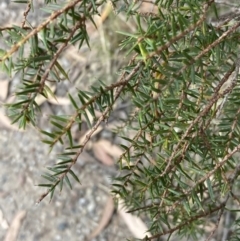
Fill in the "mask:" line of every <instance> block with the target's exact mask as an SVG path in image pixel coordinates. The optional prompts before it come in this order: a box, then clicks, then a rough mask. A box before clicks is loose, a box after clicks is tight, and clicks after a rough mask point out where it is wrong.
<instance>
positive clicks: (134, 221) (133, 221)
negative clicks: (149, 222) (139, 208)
mask: <svg viewBox="0 0 240 241" xmlns="http://www.w3.org/2000/svg"><path fill="white" fill-rule="evenodd" d="M118 213H119V214H120V216H121V217H122V219H123V220H124V222H125V223H126V225H127V226H128V228H129V230H130V231H131V233H132V234H133V235H134V237H135V238H139V239H143V238H145V237H146V235H147V236H148V237H151V236H152V235H151V233H149V232H147V230H148V228H147V226H146V225H145V224H144V222H143V221H142V220H141V219H140V218H139V217H136V216H134V215H132V214H131V213H126V211H125V208H124V201H123V200H120V201H119V204H118Z"/></svg>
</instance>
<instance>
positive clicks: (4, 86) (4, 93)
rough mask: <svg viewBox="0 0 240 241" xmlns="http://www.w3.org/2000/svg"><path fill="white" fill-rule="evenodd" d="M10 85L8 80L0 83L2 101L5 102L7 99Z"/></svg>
mask: <svg viewBox="0 0 240 241" xmlns="http://www.w3.org/2000/svg"><path fill="white" fill-rule="evenodd" d="M8 85H9V81H8V80H1V81H0V99H1V100H5V99H6V98H7V94H8Z"/></svg>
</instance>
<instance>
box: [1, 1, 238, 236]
mask: <svg viewBox="0 0 240 241" xmlns="http://www.w3.org/2000/svg"><path fill="white" fill-rule="evenodd" d="M15 2H19V3H25V4H27V9H26V11H25V19H24V22H23V23H22V25H21V26H16V25H14V26H12V27H5V28H4V27H3V28H1V36H2V38H3V39H5V40H6V41H7V44H8V45H9V46H10V48H9V50H7V51H5V50H3V49H2V50H1V60H0V62H1V67H2V70H4V71H6V72H7V73H8V74H9V75H11V74H16V73H21V86H20V87H19V88H18V89H17V90H16V97H17V100H16V102H15V103H12V104H9V105H7V108H8V113H9V116H10V117H11V118H12V120H13V121H12V123H16V122H18V123H19V128H25V127H26V126H27V125H28V124H31V125H33V126H36V128H37V125H36V114H37V112H39V111H40V107H39V106H38V104H37V102H36V101H35V99H36V97H37V96H38V95H42V96H44V97H45V98H48V97H49V96H54V93H53V92H52V91H51V88H50V87H49V83H51V82H56V83H58V82H59V81H63V80H65V79H68V78H69V77H68V73H67V72H66V71H65V69H64V67H62V65H61V63H60V61H59V58H60V56H61V55H64V51H65V49H66V48H67V47H68V46H70V45H75V46H77V47H78V48H79V49H80V50H81V48H82V47H83V46H86V45H88V46H89V47H90V43H89V35H88V29H87V28H86V24H87V23H92V24H93V25H94V26H95V27H97V26H96V24H95V22H94V16H95V15H98V14H99V11H100V9H101V7H104V6H105V4H106V1H94V0H91V1H87V0H73V1H61V2H60V3H59V1H51V0H45V8H46V9H47V10H48V11H49V12H51V15H49V16H48V17H47V18H46V19H45V20H43V21H42V22H41V23H40V24H39V25H38V26H36V27H30V25H28V24H27V16H28V14H29V12H30V11H31V9H32V7H33V6H32V4H33V2H32V1H27V0H26V1H25V0H23V1H15ZM111 4H112V7H113V10H114V12H116V14H121V15H122V16H123V15H125V17H126V19H127V21H132V23H134V25H136V27H134V32H130V31H128V32H126V31H125V32H124V31H121V30H119V33H121V34H122V35H123V36H124V39H123V41H122V42H121V43H120V47H121V48H122V49H124V50H125V51H126V52H127V56H128V57H129V63H128V64H127V65H126V66H124V67H123V68H122V70H121V74H120V77H119V79H118V80H117V81H114V82H113V83H112V84H109V85H107V84H106V82H104V80H103V81H101V84H100V85H99V86H98V87H96V86H92V87H91V88H90V89H89V90H88V91H83V90H78V96H77V98H75V97H73V96H72V95H70V94H69V99H70V101H71V105H72V107H73V109H74V111H73V113H72V114H69V115H65V116H59V115H53V116H51V118H50V121H49V124H50V125H51V127H52V128H51V131H46V130H40V132H41V133H42V134H43V136H44V139H43V143H46V144H48V145H49V147H50V149H51V148H53V147H54V145H55V144H56V143H58V142H60V143H61V144H62V145H63V146H64V152H63V153H62V154H61V155H59V156H58V160H59V161H58V162H57V164H56V165H54V166H53V167H51V168H49V170H48V171H49V172H47V173H45V174H43V177H44V179H45V182H44V183H43V184H39V186H43V187H47V191H46V192H45V193H44V194H43V195H42V196H41V197H39V200H38V202H41V201H42V199H44V198H45V197H46V196H47V195H48V194H50V198H52V197H53V194H54V191H55V188H56V187H57V186H60V189H61V190H62V187H63V184H64V182H65V183H66V184H67V185H68V186H70V187H71V183H70V181H69V176H72V177H73V179H75V180H76V181H77V182H80V180H79V179H78V177H77V175H76V174H75V173H74V172H73V170H72V167H73V166H74V164H75V163H76V161H77V159H78V157H79V156H80V155H81V153H82V151H83V149H84V148H85V146H86V144H87V143H88V141H89V140H90V138H91V137H92V135H93V134H94V132H95V131H96V129H97V128H98V127H99V126H100V125H101V123H103V122H104V121H105V122H107V121H108V118H109V117H110V116H111V113H112V111H113V109H114V104H115V103H116V101H117V99H119V98H123V99H128V101H129V102H130V105H131V114H129V118H128V119H127V120H124V125H123V126H118V127H117V133H118V134H119V135H120V136H121V137H122V138H123V139H124V140H125V143H128V144H123V145H121V146H122V148H123V150H124V152H123V154H122V155H121V156H120V157H119V160H118V164H119V169H120V174H119V176H117V177H115V178H114V181H113V185H112V193H113V195H114V196H115V198H116V199H120V198H121V199H124V201H125V204H126V206H127V207H128V210H129V212H136V213H138V214H141V213H144V214H145V215H146V216H148V218H149V220H151V222H150V223H149V231H150V232H151V233H152V236H151V237H146V238H145V240H154V239H157V238H160V237H162V236H164V235H166V236H167V237H168V240H170V237H171V235H172V234H173V233H175V235H176V237H178V239H179V240H180V239H181V238H182V239H183V240H186V239H187V238H188V237H190V236H191V237H194V238H195V239H197V240H199V239H200V237H202V236H203V237H205V240H210V239H211V237H213V235H214V232H215V231H216V230H217V228H218V226H219V222H220V219H221V218H222V217H223V216H224V213H227V212H231V213H234V218H235V223H234V224H233V226H232V231H231V232H229V234H231V233H232V235H229V237H228V238H229V240H239V214H238V208H239V203H240V200H239V193H238V190H239V180H238V176H239V173H240V164H239V154H238V152H239V150H240V144H239V135H240V121H239V120H240V119H239V116H240V107H239V104H240V101H239V93H240V92H239V91H240V88H239V65H240V53H239V26H240V19H239V16H238V15H239V10H238V7H239V6H238V5H237V3H236V4H234V3H228V2H227V3H223V2H221V3H216V1H213V0H177V1H170V0H166V1H165V0H162V1H161V0H158V1H155V2H154V3H153V4H152V7H153V11H145V12H143V11H141V5H142V2H138V1H117V0H116V1H115V0H114V1H111ZM224 4H225V5H224ZM118 5H119V6H118ZM219 6H220V7H221V8H219ZM222 6H223V7H227V8H229V11H228V12H225V13H224V14H223V13H222V12H221V11H219V10H222ZM233 10H234V11H233ZM119 33H116V34H119ZM76 87H77V86H76ZM96 111H100V112H101V115H100V116H97V115H96V113H95V112H96ZM83 119H85V120H86V121H87V123H88V126H89V132H88V135H86V137H85V139H84V140H83V142H82V143H81V144H80V145H75V143H74V141H73V137H72V127H73V125H74V124H77V125H78V127H79V129H81V125H82V123H83ZM91 120H92V121H91ZM129 131H131V133H134V134H133V137H130V136H129V135H128V133H129ZM209 220H213V222H214V223H215V226H214V228H213V229H212V231H211V232H210V233H207V232H205V231H204V228H205V227H206V226H207V222H210V221H209ZM229 229H230V228H229Z"/></svg>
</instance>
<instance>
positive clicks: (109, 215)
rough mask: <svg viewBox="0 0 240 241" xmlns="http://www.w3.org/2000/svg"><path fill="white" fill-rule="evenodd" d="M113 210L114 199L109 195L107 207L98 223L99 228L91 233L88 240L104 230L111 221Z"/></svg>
mask: <svg viewBox="0 0 240 241" xmlns="http://www.w3.org/2000/svg"><path fill="white" fill-rule="evenodd" d="M113 212H114V201H113V199H112V197H108V199H107V201H106V205H105V208H104V210H103V212H102V217H101V219H100V221H99V224H98V226H97V228H96V229H95V230H94V231H93V232H92V233H91V234H90V235H89V237H88V238H87V241H91V240H92V239H94V238H95V237H97V236H98V235H99V234H100V233H101V232H102V231H103V230H104V228H105V227H106V226H107V225H108V223H109V222H110V220H111V218H112V215H113Z"/></svg>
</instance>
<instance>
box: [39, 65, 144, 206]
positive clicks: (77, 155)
mask: <svg viewBox="0 0 240 241" xmlns="http://www.w3.org/2000/svg"><path fill="white" fill-rule="evenodd" d="M141 65H142V63H141V62H139V63H138V64H137V65H136V67H135V68H134V69H133V70H132V72H131V73H130V74H129V75H128V76H127V77H126V78H125V84H123V85H122V86H120V87H119V88H118V89H117V90H116V93H115V95H114V101H113V103H112V105H110V106H108V107H107V108H106V109H105V111H104V112H103V113H102V115H101V116H100V117H99V118H98V120H97V122H96V124H95V125H94V126H93V127H92V128H91V130H90V131H89V133H88V135H86V136H85V139H84V140H83V143H82V144H81V148H80V149H79V151H78V152H77V154H76V155H75V156H74V157H73V158H72V162H71V164H70V165H69V166H68V168H67V169H66V172H64V173H62V174H61V175H60V177H58V180H57V181H56V182H55V183H54V184H53V185H52V188H55V187H56V186H57V185H58V183H59V182H60V181H61V180H62V179H64V177H65V176H66V175H67V173H68V172H69V171H70V170H71V168H72V167H73V165H74V164H75V163H76V162H77V159H78V157H79V156H80V155H81V153H82V152H83V150H84V148H85V146H86V144H87V143H88V142H89V140H90V138H91V136H92V135H93V133H94V132H95V131H96V130H97V128H98V127H99V126H100V124H101V123H102V121H104V120H105V119H106V118H107V116H108V113H109V112H110V111H111V110H112V106H113V104H114V103H115V101H116V100H117V99H118V97H119V96H120V94H121V92H122V90H123V88H124V86H125V85H126V84H127V81H130V80H131V78H132V77H133V75H135V74H136V72H137V71H138V70H139V68H140V66H141ZM77 116H78V111H77V112H76V114H75V115H74V116H73V117H72V123H73V122H74V121H75V119H76V117H77ZM52 188H50V189H48V190H47V191H46V192H45V193H43V194H42V195H41V196H40V198H39V199H38V200H37V204H38V203H40V202H41V201H42V200H43V199H44V198H45V197H46V196H47V195H48V194H49V193H50V192H51V190H52Z"/></svg>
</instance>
